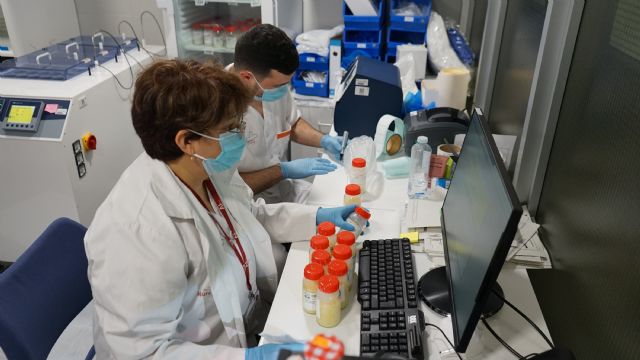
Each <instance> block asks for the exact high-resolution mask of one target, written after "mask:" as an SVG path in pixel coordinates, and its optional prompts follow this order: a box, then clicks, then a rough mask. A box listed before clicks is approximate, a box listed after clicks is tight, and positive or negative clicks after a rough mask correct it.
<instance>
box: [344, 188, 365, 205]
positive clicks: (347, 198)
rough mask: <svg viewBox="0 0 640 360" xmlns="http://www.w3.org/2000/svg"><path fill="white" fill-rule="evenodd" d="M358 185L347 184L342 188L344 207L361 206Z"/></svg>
mask: <svg viewBox="0 0 640 360" xmlns="http://www.w3.org/2000/svg"><path fill="white" fill-rule="evenodd" d="M360 192H361V190H360V185H358V184H349V185H347V186H346V187H345V188H344V204H345V205H358V206H360V205H362V200H361V199H360Z"/></svg>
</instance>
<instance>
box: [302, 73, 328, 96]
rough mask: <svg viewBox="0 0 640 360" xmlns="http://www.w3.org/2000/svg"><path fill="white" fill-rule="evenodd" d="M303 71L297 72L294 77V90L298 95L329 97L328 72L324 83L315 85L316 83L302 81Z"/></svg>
mask: <svg viewBox="0 0 640 360" xmlns="http://www.w3.org/2000/svg"><path fill="white" fill-rule="evenodd" d="M303 71H304V70H298V71H296V74H295V76H294V77H293V88H294V89H295V91H296V93H297V94H300V95H309V96H320V97H328V96H329V74H328V71H326V73H327V76H326V80H325V82H324V83H314V82H306V81H304V79H302V72H303Z"/></svg>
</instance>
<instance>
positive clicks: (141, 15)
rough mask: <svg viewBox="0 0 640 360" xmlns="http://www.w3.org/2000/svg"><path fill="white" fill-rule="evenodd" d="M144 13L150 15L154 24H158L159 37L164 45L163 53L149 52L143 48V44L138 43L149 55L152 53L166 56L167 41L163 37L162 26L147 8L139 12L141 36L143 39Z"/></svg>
mask: <svg viewBox="0 0 640 360" xmlns="http://www.w3.org/2000/svg"><path fill="white" fill-rule="evenodd" d="M145 14H149V16H151V17H152V18H153V21H155V22H156V25H157V26H158V31H159V32H160V37H161V38H162V45H163V46H164V54H156V53H153V52H150V51H149V50H147V49H145V47H144V45H140V46H141V47H142V48H143V49H144V50H145V51H146V52H148V53H149V54H150V55H151V54H154V55H155V56H167V54H168V52H167V41H166V39H165V38H164V33H163V32H162V26H160V22H159V21H158V18H156V16H155V15H153V14H152V13H151V12H150V11H149V10H145V11H143V12H141V13H140V28H141V29H142V38H143V39H144V15H145Z"/></svg>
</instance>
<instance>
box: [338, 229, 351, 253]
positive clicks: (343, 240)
mask: <svg viewBox="0 0 640 360" xmlns="http://www.w3.org/2000/svg"><path fill="white" fill-rule="evenodd" d="M336 244H342V245H347V246H348V247H350V248H351V256H352V257H356V236H355V235H353V233H352V232H351V231H346V230H342V231H340V232H339V233H338V236H337V240H336Z"/></svg>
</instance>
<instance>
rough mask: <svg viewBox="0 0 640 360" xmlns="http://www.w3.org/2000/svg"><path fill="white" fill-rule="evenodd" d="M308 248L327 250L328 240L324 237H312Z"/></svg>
mask: <svg viewBox="0 0 640 360" xmlns="http://www.w3.org/2000/svg"><path fill="white" fill-rule="evenodd" d="M310 246H311V248H312V249H314V250H326V249H328V248H329V238H327V237H326V236H324V235H314V236H313V237H312V238H311V244H310Z"/></svg>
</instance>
